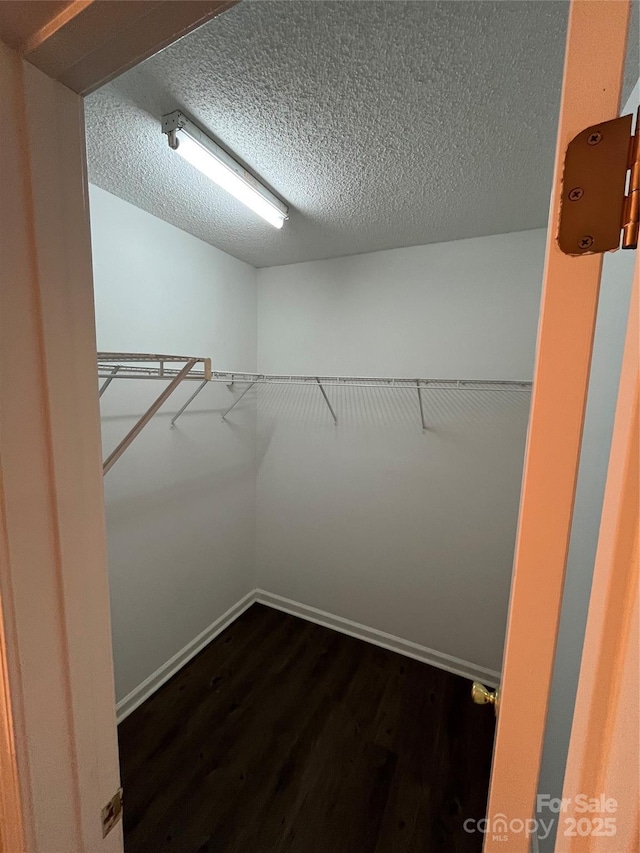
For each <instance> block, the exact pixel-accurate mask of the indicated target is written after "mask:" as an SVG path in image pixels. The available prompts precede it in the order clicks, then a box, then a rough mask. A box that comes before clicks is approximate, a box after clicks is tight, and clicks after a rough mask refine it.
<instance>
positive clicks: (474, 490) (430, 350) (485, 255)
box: [257, 230, 545, 670]
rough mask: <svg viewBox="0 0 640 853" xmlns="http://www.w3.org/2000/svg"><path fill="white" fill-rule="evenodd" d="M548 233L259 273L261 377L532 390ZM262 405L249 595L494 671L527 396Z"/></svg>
mask: <svg viewBox="0 0 640 853" xmlns="http://www.w3.org/2000/svg"><path fill="white" fill-rule="evenodd" d="M544 243H545V232H544V231H543V230H539V231H532V232H523V233H517V234H509V235H501V236H496V237H487V238H480V239H473V240H463V241H459V242H454V243H447V244H438V245H430V246H422V247H413V248H408V249H397V250H391V251H385V252H377V253H372V254H367V255H359V256H353V257H347V258H339V259H334V260H328V261H318V262H312V263H305V264H296V265H291V266H285V267H276V268H269V269H262V270H259V271H258V364H259V369H260V370H261V371H264V372H273V373H311V374H314V375H315V374H318V373H323V374H332V373H335V374H352V375H353V374H356V375H358V374H359V375H364V376H372V375H374V376H375V375H379V376H393V375H395V376H408V377H412V376H419V377H437V378H478V379H531V377H532V370H533V357H534V347H535V336H536V328H537V320H538V312H539V300H540V289H541V282H542V268H543V260H544ZM328 393H329V395H330V396H331V398H332V400H333V401H334V404H335V408H336V410H337V414H338V417H339V419H340V420H339V423H338V426H337V427H336V426H334V425H333V421H332V420H331V417H330V414H329V412H328V409H327V408H326V406H325V404H324V401H323V400H322V397H321V396H320V393H319V391H317V390H316V389H313V388H304V389H301V390H296V389H292V388H282V387H281V388H261V389H260V391H259V406H258V464H259V472H258V484H257V495H258V516H257V556H258V563H257V578H258V586H259V587H261V588H263V589H266V590H268V591H269V592H271V593H275V594H277V595H281V596H283V597H286V598H290V599H293V600H295V601H297V602H301V603H303V604H306V605H309V606H312V607H315V608H318V609H320V610H323V611H327V612H329V613H331V614H335V615H338V616H341V617H344V618H347V619H350V620H353V621H355V622H359V623H362V624H364V625H367V626H370V627H373V628H376V629H378V630H381V631H384V632H387V633H389V634H392V635H395V636H397V637H400V638H402V639H404V640H408V641H411V642H414V643H417V644H420V645H421V646H426V647H428V648H432V649H435V650H437V651H439V652H441V653H445V654H449V655H452V656H455V657H457V658H460V659H462V660H464V661H468V662H470V663H472V664H474V665H477V666H480V667H485V668H488V669H493V670H499V669H500V667H501V660H502V647H503V640H504V629H505V622H506V612H507V604H508V597H509V585H510V577H511V568H512V559H513V545H514V540H515V528H516V520H517V511H518V500H519V491H520V480H521V471H522V461H523V454H524V442H525V433H526V424H527V417H528V404H529V400H528V395H521V394H509V393H504V392H503V393H496V392H492V393H486V392H485V393H477V392H474V393H466V392H465V393H462V392H455V393H451V392H429V393H428V394H425V407H426V418H427V421H428V423H429V426H430V428H429V430H428V431H427V432H426V433H425V434H423V433H422V430H421V428H420V422H419V414H418V404H417V394H415V395H414V394H413V393H407V392H405V391H401V392H398V391H394V392H392V391H386V392H382V391H380V392H373V391H371V390H368V391H358V390H356V389H339V390H338V391H336V390H334V391H329V392H328Z"/></svg>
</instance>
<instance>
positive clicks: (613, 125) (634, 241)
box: [557, 110, 640, 255]
mask: <svg viewBox="0 0 640 853" xmlns="http://www.w3.org/2000/svg"><path fill="white" fill-rule="evenodd" d="M632 122H633V116H632V115H626V116H621V117H620V118H614V119H612V120H611V121H605V122H602V124H594V125H593V126H592V127H588V128H587V129H586V130H583V131H582V133H579V134H578V135H577V136H576V137H575V138H574V139H572V140H571V142H570V143H569V146H568V148H567V153H566V155H565V159H564V172H563V175H562V197H561V199H560V222H559V225H558V237H557V239H558V245H559V247H560V250H561V251H562V252H564V253H565V254H566V255H590V254H595V253H600V252H611V251H614V250H615V249H619V248H620V247H622V248H623V249H636V248H637V247H638V230H639V228H640V226H639V218H640V217H639V210H640V141H639V140H640V110H638V118H637V120H636V132H635V135H632V131H631V126H632ZM627 176H628V185H627ZM621 232H622V242H621V241H620V234H621Z"/></svg>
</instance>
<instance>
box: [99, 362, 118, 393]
mask: <svg viewBox="0 0 640 853" xmlns="http://www.w3.org/2000/svg"><path fill="white" fill-rule="evenodd" d="M119 370H120V365H119V364H116V366H115V367H114V368H113V370H112V371H111V373H110V374H109V376H107V378H106V379H105V380H104V382H103V383H102V385H101V386H100V393H99V394H98V397H102V395H103V394H104V392H105V391H106V390H107V388H108V387H109V385H111V383H112V382H113V380H114V379H115V377H116V373H117V372H118V371H119Z"/></svg>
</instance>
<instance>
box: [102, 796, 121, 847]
mask: <svg viewBox="0 0 640 853" xmlns="http://www.w3.org/2000/svg"><path fill="white" fill-rule="evenodd" d="M121 816H122V788H120V790H119V791H116V793H115V794H114V795H113V797H111V799H110V800H109V802H108V803H107V805H106V806H105V807H104V808H103V809H102V837H103V838H104V837H105V836H106V835H108V834H109V833H110V832H111V830H112V829H113V827H114V826H115V825H116V824H117V822H118V821H119V820H120V817H121Z"/></svg>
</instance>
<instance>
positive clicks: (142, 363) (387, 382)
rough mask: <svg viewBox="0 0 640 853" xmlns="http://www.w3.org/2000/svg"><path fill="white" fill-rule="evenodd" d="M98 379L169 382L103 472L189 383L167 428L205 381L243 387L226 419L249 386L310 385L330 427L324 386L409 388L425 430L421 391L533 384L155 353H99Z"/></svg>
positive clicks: (521, 388)
mask: <svg viewBox="0 0 640 853" xmlns="http://www.w3.org/2000/svg"><path fill="white" fill-rule="evenodd" d="M98 378H99V379H100V380H103V381H102V384H101V385H100V396H101V397H102V395H103V394H104V392H105V391H106V390H107V388H108V387H109V385H110V384H111V382H113V381H114V380H116V379H117V380H120V379H146V380H149V379H155V380H164V381H165V382H166V381H168V383H169V384H168V385H167V386H166V387H165V388H164V390H163V391H162V393H161V394H160V395H159V396H158V397H157V398H156V400H155V401H154V402H153V403H152V405H151V406H150V407H149V409H148V410H147V411H146V412H145V413H144V415H142V417H141V418H140V419H139V421H138V422H137V423H136V424H135V426H134V427H133V428H132V429H131V430H130V432H129V433H128V434H127V435H126V436H125V438H124V439H123V440H122V441H121V442H120V444H119V445H118V446H117V447H116V449H115V450H114V451H113V452H112V453H111V454H110V456H109V457H108V458H107V459H106V460H105V462H104V466H103V467H104V473H105V474H106V472H107V471H108V470H109V469H110V468H111V467H112V466H113V465H114V464H115V462H116V461H117V459H119V458H120V456H121V455H122V454H123V453H124V451H125V450H126V449H127V447H128V446H129V445H130V444H131V442H132V441H133V440H134V438H135V437H136V436H137V435H138V434H139V433H140V432H141V430H142V429H143V428H144V426H145V425H146V424H147V423H148V422H149V421H150V420H151V418H152V417H153V416H154V414H155V413H156V412H157V411H158V409H160V407H161V406H162V405H163V404H164V403H165V402H166V401H167V399H168V398H169V397H170V396H171V394H172V393H173V391H174V390H175V389H176V388H177V387H178V385H179V384H180V383H181V382H185V381H191V382H199V383H200V384H199V385H198V387H197V388H196V390H195V391H194V393H193V394H192V395H191V396H190V397H189V399H188V400H187V401H186V403H185V404H184V405H183V406H182V408H181V409H180V410H179V411H178V412H176V414H175V415H174V416H173V417H172V419H171V428H173V427H174V426H175V423H176V421H177V420H178V418H179V417H180V415H182V414H183V413H184V412H185V410H186V409H187V408H188V407H189V406H190V405H191V403H192V402H193V401H194V400H195V398H196V397H197V396H198V394H199V393H200V391H202V389H203V388H204V387H205V385H207V383H209V382H222V383H224V384H226V385H227V386H228V387H229V388H233V387H234V386H235V384H236V383H238V384H240V385H244V386H246V387H245V388H244V389H243V390H242V393H240V394H239V395H238V396H237V397H236V399H235V400H234V402H233V403H232V404H231V406H229V408H228V409H226V411H224V412H223V414H222V420H225V419H226V416H227V415H228V414H229V412H230V411H231V410H232V409H233V408H235V406H236V405H237V404H238V403H239V402H240V400H241V399H242V398H243V397H244V395H245V394H246V393H247V392H248V391H250V390H251V388H253V387H254V385H312V386H314V387H316V388H318V390H319V391H320V393H321V394H322V397H323V398H324V401H325V403H326V404H327V407H328V408H329V411H330V412H331V416H332V418H333V421H334V423H335V424H337V423H338V417H337V415H336V412H335V410H334V408H333V406H332V404H331V402H330V400H329V398H328V396H327V393H326V391H325V389H326V388H338V387H339V388H349V387H351V388H386V389H389V390H408V391H412V392H414V393H416V394H417V401H418V407H419V412H420V421H421V424H422V429H423V430H426V429H427V428H428V427H427V423H426V421H425V415H424V407H423V400H422V395H423V393H424V392H425V391H504V392H510V393H529V392H530V391H531V386H532V383H531V382H529V381H524V380H497V379H424V378H420V377H416V378H415V379H413V378H406V377H397V376H394V377H391V376H323V375H320V374H318V375H298V374H277V373H250V372H246V371H237V370H213V369H212V367H211V359H210V358H203V357H199V356H181V355H159V354H154V353H119V352H99V353H98Z"/></svg>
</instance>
